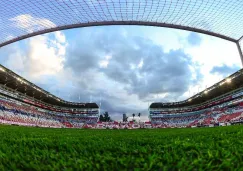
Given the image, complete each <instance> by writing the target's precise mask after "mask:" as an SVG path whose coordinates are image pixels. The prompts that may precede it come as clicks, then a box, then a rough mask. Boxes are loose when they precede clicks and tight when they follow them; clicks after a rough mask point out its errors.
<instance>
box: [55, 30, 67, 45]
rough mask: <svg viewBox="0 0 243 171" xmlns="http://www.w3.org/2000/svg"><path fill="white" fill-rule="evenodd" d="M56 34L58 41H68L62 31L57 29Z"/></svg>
mask: <svg viewBox="0 0 243 171" xmlns="http://www.w3.org/2000/svg"><path fill="white" fill-rule="evenodd" d="M55 36H56V39H57V41H58V42H60V43H65V42H66V37H65V35H64V34H63V33H62V32H61V31H56V32H55Z"/></svg>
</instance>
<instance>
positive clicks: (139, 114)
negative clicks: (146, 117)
mask: <svg viewBox="0 0 243 171" xmlns="http://www.w3.org/2000/svg"><path fill="white" fill-rule="evenodd" d="M140 116H141V113H138V117H139V122H140Z"/></svg>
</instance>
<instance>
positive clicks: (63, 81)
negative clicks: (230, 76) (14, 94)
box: [0, 26, 239, 119]
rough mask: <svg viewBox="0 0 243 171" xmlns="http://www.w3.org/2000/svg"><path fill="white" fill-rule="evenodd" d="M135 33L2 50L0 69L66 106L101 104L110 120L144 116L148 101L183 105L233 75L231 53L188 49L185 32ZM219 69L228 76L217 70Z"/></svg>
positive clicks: (74, 34) (83, 32) (205, 46)
mask: <svg viewBox="0 0 243 171" xmlns="http://www.w3.org/2000/svg"><path fill="white" fill-rule="evenodd" d="M140 28H142V27H125V26H124V27H123V26H119V27H118V26H110V27H109V26H107V27H89V28H81V29H75V30H71V31H67V32H56V33H51V34H46V35H43V36H38V37H33V38H31V39H28V40H25V41H23V43H17V44H13V46H12V45H11V46H6V47H3V50H2V51H1V53H0V56H1V57H0V62H1V63H3V64H4V65H6V66H7V67H9V68H10V69H13V70H14V71H17V73H20V74H21V75H22V76H24V77H25V78H27V79H29V80H30V81H33V82H34V83H37V84H38V85H40V86H41V87H43V88H44V89H46V90H48V91H50V92H52V93H54V94H55V95H58V96H60V97H62V98H64V99H66V100H71V101H78V102H89V101H90V99H92V101H93V102H96V103H98V104H100V102H101V109H102V111H108V112H109V113H110V114H111V115H112V117H113V119H121V118H122V113H128V114H132V113H138V112H140V113H142V114H143V116H145V115H147V114H148V110H147V108H148V105H149V104H150V103H151V102H155V101H163V102H170V101H179V100H184V99H186V98H188V97H189V96H190V95H192V94H194V93H195V92H198V90H199V89H200V91H201V90H203V89H204V88H205V85H207V86H210V84H211V82H212V83H213V82H214V83H215V82H216V81H218V79H219V75H218V73H224V72H225V73H230V72H231V73H233V72H234V71H233V70H234V69H235V70H237V69H238V68H239V67H238V65H235V63H237V62H238V58H236V57H235V55H232V49H233V48H234V47H231V48H229V50H228V51H220V50H219V48H220V49H227V48H226V45H225V46H224V44H225V42H223V41H222V42H221V44H220V47H217V46H216V45H215V44H216V43H215V42H217V41H215V40H214V39H212V40H211V38H210V39H205V37H204V36H203V35H200V39H201V38H203V41H201V40H200V43H198V41H197V42H196V43H195V42H194V44H195V45H197V47H192V46H188V44H187V41H188V32H182V34H179V31H175V30H172V31H169V30H168V29H164V30H163V31H164V32H163V34H161V32H162V31H161V30H162V28H151V27H149V28H148V27H146V29H145V28H144V27H143V29H140ZM160 29H161V30H160ZM141 30H142V31H141ZM167 32H168V34H167ZM148 33H149V34H148ZM157 35H159V36H157ZM163 35H165V37H163ZM168 35H171V36H173V39H170V38H169V37H170V36H168ZM194 36H195V35H194ZM189 37H190V36H189ZM192 37H193V36H192ZM156 38H157V39H156ZM182 39H183V42H186V43H185V44H186V46H185V47H183V45H181V44H180V43H181V42H182V41H180V40H182ZM204 39H205V40H206V41H205V40H204ZM67 41H68V42H67ZM168 42H169V43H168ZM204 42H207V43H204ZM165 44H167V46H165ZM221 45H222V46H221ZM10 47H11V48H10ZM222 47H225V48H222ZM227 47H228V44H227ZM219 52H220V53H219ZM225 52H227V53H225ZM229 55H231V57H232V58H229ZM233 57H234V58H233ZM232 60H233V61H234V62H232V63H233V64H230V61H232ZM215 63H217V65H221V66H218V67H215V68H214V66H215ZM226 63H227V64H228V65H229V66H228V65H226V66H227V67H231V66H232V67H231V68H233V69H232V71H230V70H229V69H228V71H227V72H226V71H221V70H220V69H222V68H220V67H222V66H224V65H225V64H226ZM223 64H224V65H223ZM226 76H227V74H226ZM220 77H221V76H220ZM205 80H206V81H205ZM215 80H216V81H215ZM207 81H208V82H210V84H209V83H208V82H207ZM91 97H92V98H91Z"/></svg>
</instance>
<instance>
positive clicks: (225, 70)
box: [210, 64, 240, 77]
mask: <svg viewBox="0 0 243 171" xmlns="http://www.w3.org/2000/svg"><path fill="white" fill-rule="evenodd" d="M239 69H240V68H239V67H238V66H235V65H234V66H228V65H226V64H224V65H222V66H215V67H213V68H212V70H211V71H210V73H211V74H219V75H222V76H224V77H227V76H229V75H230V74H233V73H234V72H236V71H238V70H239Z"/></svg>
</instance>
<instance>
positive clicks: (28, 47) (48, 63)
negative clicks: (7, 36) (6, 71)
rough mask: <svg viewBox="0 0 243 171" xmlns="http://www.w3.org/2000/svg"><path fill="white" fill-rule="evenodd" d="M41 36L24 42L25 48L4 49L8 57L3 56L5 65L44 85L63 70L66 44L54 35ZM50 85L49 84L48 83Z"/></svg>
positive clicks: (10, 47) (13, 46)
mask: <svg viewBox="0 0 243 171" xmlns="http://www.w3.org/2000/svg"><path fill="white" fill-rule="evenodd" d="M50 35H51V34H49V35H41V36H36V37H33V38H30V39H28V40H25V41H24V48H22V47H21V46H19V45H18V44H12V45H10V46H6V47H3V49H5V50H7V51H8V52H7V55H3V54H2V55H1V56H2V58H3V61H2V62H3V65H5V66H6V67H8V68H10V69H12V70H13V71H15V72H17V73H18V74H20V75H21V76H23V77H25V78H27V79H29V80H30V81H33V82H34V83H37V84H42V83H43V82H45V81H48V79H46V78H47V77H50V76H57V75H58V74H60V72H61V71H62V69H63V63H64V60H65V53H66V52H65V51H66V50H65V48H66V46H67V45H66V44H65V43H63V41H61V42H60V41H59V39H58V38H57V37H55V35H54V39H50V38H49V36H50ZM46 84H48V82H46Z"/></svg>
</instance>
